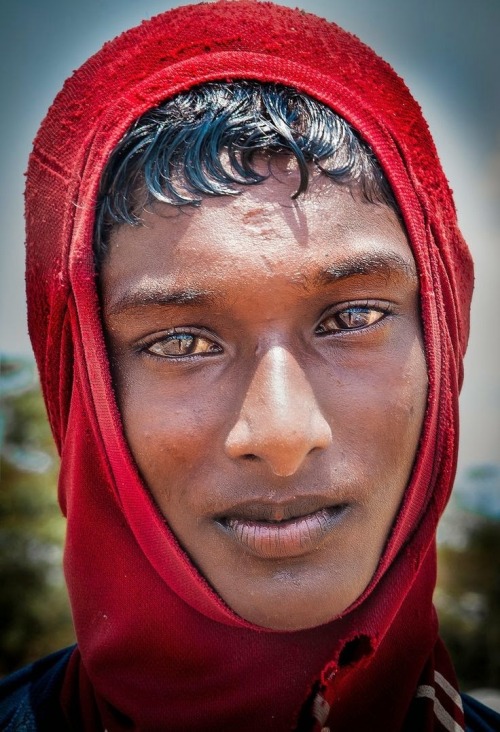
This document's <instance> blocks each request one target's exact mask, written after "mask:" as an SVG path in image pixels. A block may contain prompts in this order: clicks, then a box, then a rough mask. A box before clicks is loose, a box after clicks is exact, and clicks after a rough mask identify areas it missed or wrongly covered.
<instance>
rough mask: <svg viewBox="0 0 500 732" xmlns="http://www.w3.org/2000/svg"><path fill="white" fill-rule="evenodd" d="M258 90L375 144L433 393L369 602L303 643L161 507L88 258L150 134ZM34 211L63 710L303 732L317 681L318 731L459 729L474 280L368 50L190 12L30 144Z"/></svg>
mask: <svg viewBox="0 0 500 732" xmlns="http://www.w3.org/2000/svg"><path fill="white" fill-rule="evenodd" d="M241 78H247V79H257V80H261V81H274V82H278V83H282V84H285V85H289V86H293V87H296V88H298V89H300V90H302V91H304V92H306V93H308V94H310V95H311V96H313V97H315V98H317V99H318V100H320V101H322V102H324V103H325V104H327V105H328V106H330V107H331V108H332V109H334V110H335V111H336V112H338V113H339V114H340V115H341V116H343V117H344V118H345V119H346V120H347V121H348V122H350V123H351V124H352V125H353V127H355V128H356V129H357V130H358V131H359V132H360V134H361V135H362V137H363V138H364V139H365V140H367V141H368V143H369V144H370V145H371V147H372V149H373V150H374V152H375V154H376V156H377V158H378V160H379V161H380V163H381V165H382V167H383V169H384V171H385V174H386V176H387V178H388V180H389V182H390V184H391V186H392V189H393V191H394V194H395V196H396V199H397V201H398V204H399V206H400V209H401V211H402V214H403V217H404V221H405V225H406V229H407V232H408V235H409V239H410V243H411V246H412V249H413V253H414V256H415V259H416V262H417V267H418V272H419V277H420V292H421V311H422V319H423V325H424V340H425V349H426V357H427V364H428V373H429V384H430V386H429V396H428V408H427V414H426V419H425V425H424V429H423V434H422V439H421V443H420V447H419V452H418V455H417V459H416V463H415V467H414V471H413V476H412V480H411V482H410V485H409V486H408V488H407V491H406V494H405V499H404V502H403V505H402V507H401V509H400V512H399V515H398V518H397V521H396V524H395V526H394V530H393V532H392V534H391V538H390V541H389V543H388V546H387V548H386V551H385V553H384V555H383V557H382V560H381V562H380V565H379V568H378V570H377V574H376V576H375V577H374V579H373V581H372V583H371V584H370V586H369V588H368V590H367V591H366V592H365V593H364V596H363V597H362V598H361V601H360V602H358V603H356V606H355V607H354V608H351V610H350V611H349V612H348V613H347V614H345V616H344V617H342V618H341V619H338V620H335V621H333V622H331V623H329V624H327V625H325V626H322V627H319V628H314V629H311V630H304V631H300V632H289V633H281V632H273V631H268V630H265V629H261V628H256V627H254V626H251V625H250V624H249V623H248V622H246V621H244V620H242V619H241V618H239V617H238V616H236V615H235V614H234V613H233V612H232V611H231V610H230V609H229V608H228V607H227V606H226V605H225V604H224V603H223V602H222V601H221V600H220V598H219V597H218V596H217V595H216V593H215V592H214V591H213V590H212V589H211V588H209V587H208V585H207V583H206V582H205V581H204V579H203V577H201V576H200V574H199V573H198V572H197V571H196V570H195V569H194V567H193V566H192V564H191V563H190V561H189V559H188V558H187V557H186V555H185V554H184V553H183V551H182V550H181V549H180V548H179V546H178V544H177V543H176V541H175V539H174V538H173V537H172V535H171V534H170V533H169V531H168V529H167V527H166V526H165V523H164V521H163V520H162V517H161V516H160V515H159V513H158V511H157V509H156V508H155V507H154V506H153V504H152V502H151V500H150V498H149V495H148V493H147V491H146V490H145V488H144V486H143V485H142V484H141V480H140V478H139V477H138V475H137V472H136V470H135V468H134V465H133V463H132V461H131V459H130V455H129V451H128V448H127V445H126V443H125V441H124V437H123V433H122V428H121V422H120V415H119V413H118V410H117V407H116V404H115V400H114V396H113V389H112V384H111V379H110V372H109V366H108V360H107V355H106V349H105V345H104V340H103V333H102V326H101V320H100V315H99V301H98V296H97V290H96V277H95V272H94V265H93V258H92V236H93V220H94V212H93V208H94V204H95V201H96V195H97V190H98V186H99V181H100V177H101V174H102V171H103V168H104V166H105V164H106V161H107V159H108V158H109V155H110V153H111V151H112V150H113V148H114V147H115V145H116V144H117V142H118V141H119V140H120V138H121V137H122V135H123V134H124V132H125V131H126V130H127V129H128V127H129V126H130V124H131V123H132V122H133V120H134V119H136V118H137V117H138V116H140V115H141V114H142V113H143V112H145V111H146V110H148V109H149V108H151V107H153V106H155V105H157V104H158V103H160V102H161V101H163V100H164V99H166V98H168V97H171V96H172V95H174V94H176V93H177V92H180V91H182V90H185V89H188V88H189V87H191V86H193V85H195V84H199V83H202V82H205V81H209V80H231V79H241ZM26 208H27V288H28V305H29V326H30V332H31V338H32V341H33V346H34V349H35V354H36V358H37V362H38V366H39V369H40V375H41V381H42V385H43V390H44V394H45V399H46V402H47V407H48V411H49V415H50V421H51V424H52V429H53V432H54V435H55V438H56V441H57V444H58V447H59V450H60V452H61V458H62V465H61V478H60V486H59V490H60V502H61V506H62V509H63V511H64V513H65V514H66V515H67V519H68V535H67V545H66V554H65V569H66V575H67V581H68V586H69V591H70V597H71V603H72V607H73V613H74V620H75V626H76V631H77V636H78V650H77V651H75V653H74V655H73V657H72V660H71V663H70V666H69V668H68V671H67V675H66V681H65V687H64V694H63V704H64V707H65V710H66V713H67V714H68V716H69V718H70V719H71V720H72V721H73V724H74V728H75V729H80V726H79V725H81V727H82V728H83V729H85V730H94V729H101V728H102V727H101V726H100V725H101V722H99V721H98V720H99V719H101V720H102V725H103V726H104V727H106V728H107V729H109V730H120V729H138V730H165V729H169V730H204V731H205V732H206V730H222V729H231V730H236V729H238V730H241V731H243V730H247V731H248V732H250V730H255V729H262V730H267V729H268V730H271V729H272V730H289V729H292V728H293V727H294V725H296V724H297V719H298V714H299V712H300V709H301V707H302V705H303V704H304V702H305V700H306V699H307V698H308V696H309V695H310V693H311V690H312V689H313V685H314V683H315V682H318V683H317V684H316V686H315V689H316V690H318V689H319V690H320V691H321V697H317V698H316V703H315V705H313V706H314V707H315V709H316V712H317V714H316V716H319V717H321V714H318V710H319V709H320V708H322V709H324V710H326V711H327V710H328V705H331V711H330V713H329V715H327V717H328V722H327V724H331V726H332V729H335V730H337V731H338V732H340V731H341V730H368V729H370V730H383V731H384V732H390V730H400V729H403V728H404V729H410V726H409V724H410V723H409V722H408V719H409V715H410V712H411V715H412V716H413V719H414V718H415V715H419V719H420V721H419V725H420V726H418V729H452V727H449V726H446V724H445V726H443V727H441V726H440V725H441V724H444V723H443V721H442V720H443V717H442V715H441V717H440V716H439V714H437V713H435V712H436V710H439V711H440V712H441V711H444V714H445V715H447V717H445V719H448V718H449V719H455V720H456V721H457V723H458V724H459V725H463V717H462V715H461V711H460V708H459V704H458V703H457V695H456V693H455V692H454V690H453V688H452V687H453V686H456V683H455V680H454V675H453V671H452V669H451V666H450V664H449V661H448V657H447V655H446V652H445V651H444V649H443V647H442V645H441V643H440V641H439V639H438V636H437V622H436V618H435V613H434V611H433V608H432V592H433V588H434V583H435V530H436V524H437V521H438V518H439V516H440V514H441V513H442V511H443V509H444V506H445V504H446V501H447V499H448V496H449V493H450V489H451V484H452V480H453V476H454V471H455V461H456V451H457V438H458V427H457V399H458V393H459V388H460V384H461V377H462V357H463V354H464V351H465V347H466V342H467V336H468V315H469V303H470V297H471V290H472V266H471V261H470V257H469V253H468V251H467V248H466V246H465V244H464V242H463V240H462V238H461V236H460V233H459V231H458V228H457V222H456V215H455V210H454V205H453V201H452V197H451V193H450V190H449V188H448V185H447V183H446V180H445V178H444V176H443V173H442V170H441V167H440V164H439V161H438V158H437V155H436V151H435V148H434V145H433V142H432V139H431V137H430V135H429V131H428V128H427V125H426V124H425V122H424V120H423V119H422V116H421V112H420V109H419V107H418V105H417V104H416V103H415V101H414V100H413V99H412V97H411V96H410V94H409V92H408V90H407V88H406V87H405V85H404V83H403V82H402V80H401V79H400V78H399V77H398V76H397V75H396V74H395V73H394V72H393V71H392V69H391V68H390V67H389V66H388V65H387V64H386V63H385V62H384V61H382V60H381V59H380V58H378V57H377V56H376V55H375V54H374V53H373V52H372V51H371V50H370V49H369V48H367V47H366V46H364V45H363V44H362V43H361V42H360V41H358V40H357V39H356V38H355V37H354V36H352V35H350V34H349V33H346V32H344V31H343V30H341V29H340V28H338V27H337V26H336V25H334V24H331V23H327V22H326V21H324V20H321V19H319V18H317V17H315V16H313V15H310V14H307V13H304V12H302V11H299V10H290V9H288V8H285V7H280V6H276V5H273V4H271V3H267V2H263V3H257V2H253V1H251V0H241V2H229V1H228V0H221V1H220V2H216V3H210V4H203V5H197V6H187V7H182V8H178V9H176V10H173V11H171V12H168V13H165V14H163V15H159V16H157V17H156V18H153V19H152V20H151V21H148V22H145V23H143V24H142V25H140V26H139V27H137V28H134V29H132V30H130V31H128V32H127V33H125V34H123V35H122V36H120V37H119V38H117V39H116V40H114V41H112V42H111V43H108V44H106V45H105V46H104V48H103V49H102V50H101V51H100V52H99V53H98V54H96V55H95V56H94V57H92V58H91V59H90V60H89V61H87V62H86V63H85V64H84V65H83V66H82V67H81V68H80V69H79V70H78V71H77V72H76V73H75V74H74V75H73V76H72V78H70V79H69V80H68V81H67V82H66V84H65V86H64V88H63V90H62V91H61V93H60V94H59V95H58V97H57V98H56V100H55V102H54V104H53V106H52V108H51V109H50V111H49V113H48V115H47V117H46V119H45V121H44V122H43V124H42V127H41V129H40V131H39V133H38V136H37V138H36V141H35V144H34V150H33V153H32V155H31V158H30V163H29V170H28V181H27V189H26ZM450 684H451V686H450ZM417 689H418V691H417ZM416 697H421V699H418V698H417V699H416V700H415V698H416ZM434 697H436V699H435V700H433V698H434ZM322 699H324V700H325V701H324V702H323V701H322ZM325 714H326V712H325ZM436 714H437V716H436ZM323 717H324V715H323ZM77 720H82V721H77ZM405 720H406V721H405ZM440 720H441V721H440ZM405 725H408V726H405ZM320 726H321V724H320ZM301 728H304V729H306V728H308V727H306V723H305V722H301ZM319 728H320V727H318V729H319ZM411 728H412V729H413V727H411ZM415 728H417V727H415ZM460 728H461V727H453V729H460ZM311 729H312V727H311Z"/></svg>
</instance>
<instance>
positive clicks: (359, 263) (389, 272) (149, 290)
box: [108, 252, 418, 316]
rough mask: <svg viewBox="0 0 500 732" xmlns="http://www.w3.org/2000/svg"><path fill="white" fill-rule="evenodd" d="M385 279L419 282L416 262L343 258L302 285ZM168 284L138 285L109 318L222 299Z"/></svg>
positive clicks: (395, 257) (385, 256) (377, 256)
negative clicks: (362, 277) (374, 277)
mask: <svg viewBox="0 0 500 732" xmlns="http://www.w3.org/2000/svg"><path fill="white" fill-rule="evenodd" d="M360 275H361V276H363V275H364V276H367V275H372V276H373V275H376V276H379V275H382V276H385V277H388V278H389V277H391V276H394V275H396V276H398V275H403V276H404V277H407V278H410V279H417V278H418V276H417V271H416V267H415V262H414V260H413V259H406V258H405V257H402V256H401V255H400V254H397V253H396V252H381V253H378V252H368V253H362V254H353V255H351V256H347V257H344V259H342V261H341V262H338V263H336V264H335V265H334V266H332V267H326V268H324V269H322V270H321V271H320V272H318V273H317V274H316V275H315V276H313V277H312V278H311V279H310V278H309V277H307V276H305V277H304V279H303V280H302V285H303V287H305V288H306V289H308V281H309V282H312V283H314V284H315V285H316V286H322V285H330V284H332V282H338V281H340V280H343V279H347V278H349V277H356V276H360ZM168 287H169V285H168V283H165V282H161V281H155V282H147V283H144V284H139V285H138V286H137V287H136V288H135V289H131V290H129V291H127V292H125V293H124V294H123V295H122V296H121V297H119V298H118V299H117V300H116V302H113V303H112V304H111V305H110V306H109V308H108V313H109V315H112V316H114V315H119V314H121V313H123V312H124V311H127V310H133V309H137V308H141V307H147V306H149V307H151V306H159V307H162V306H163V307H168V306H178V305H182V306H186V305H187V306H193V307H196V306H197V307H203V306H206V305H209V304H213V303H214V302H216V301H217V300H218V299H219V298H218V296H217V293H215V292H214V291H213V290H201V289H197V288H188V289H185V290H170V291H169V289H168Z"/></svg>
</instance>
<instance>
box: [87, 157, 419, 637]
mask: <svg viewBox="0 0 500 732" xmlns="http://www.w3.org/2000/svg"><path fill="white" fill-rule="evenodd" d="M279 167H280V168H281V171H280V175H279V176H278V177H279V178H280V180H278V179H277V178H271V179H269V180H268V181H267V182H265V183H263V184H260V185H258V186H255V187H250V188H245V190H244V192H243V193H242V195H241V196H239V197H235V198H228V197H216V198H206V199H205V200H204V201H203V203H202V205H201V206H200V207H199V208H189V209H183V210H182V211H179V210H178V209H174V208H173V207H171V206H168V205H165V204H155V206H154V207H153V210H149V211H147V212H144V215H143V219H144V224H145V225H144V226H141V227H131V226H127V225H124V226H120V227H118V228H117V229H116V230H115V231H114V232H113V233H112V236H111V242H110V251H109V254H108V256H107V259H106V261H105V263H104V265H103V268H102V276H101V294H102V303H103V315H104V324H105V331H106V336H107V340H108V345H109V349H110V354H111V359H112V363H113V375H114V381H115V387H116V394H117V399H118V405H119V408H120V411H121V414H122V418H123V424H124V431H125V435H126V439H127V441H128V444H129V446H130V449H131V452H132V454H133V457H134V459H135V461H136V463H137V466H138V469H139V471H140V473H141V475H142V477H143V479H144V482H145V484H146V485H147V487H148V488H149V490H150V491H151V493H152V495H153V497H154V499H155V501H156V503H157V505H158V508H159V510H160V511H161V513H162V514H163V515H164V517H165V518H166V520H167V522H168V524H169V526H170V528H171V529H172V531H173V533H174V534H175V536H176V538H177V540H178V541H179V543H180V544H181V545H182V546H183V547H184V549H185V551H186V552H187V553H188V555H189V556H190V558H191V559H192V561H193V562H194V563H195V565H196V566H197V567H198V568H199V570H200V572H201V573H202V575H204V577H205V578H206V579H207V580H208V582H209V583H210V584H211V585H212V587H213V588H214V589H215V590H216V592H217V593H218V594H219V595H220V596H221V597H222V599H223V600H224V601H225V602H226V603H227V604H228V605H229V606H230V607H231V608H232V609H233V610H234V611H235V612H236V613H237V614H239V615H240V616H242V617H243V618H245V619H246V620H248V621H250V622H251V623H254V624H257V625H260V626H264V627H266V628H271V629H275V630H298V629H302V628H310V627H314V626H317V625H320V624H322V623H326V622H328V621H330V620H332V619H333V618H335V617H338V616H339V615H341V614H342V613H343V612H344V611H345V610H346V609H347V608H348V607H349V606H350V605H352V603H354V602H355V601H356V599H357V598H358V597H359V596H360V595H361V594H362V593H363V591H364V590H365V589H366V587H367V586H368V584H369V583H370V580H371V579H372V577H373V575H374V573H375V570H376V568H377V564H378V562H379V560H380V557H381V554H382V552H383V550H384V546H385V544H386V541H387V538H388V536H389V534H390V530H391V527H392V525H393V522H394V519H395V517H396V514H397V512H398V508H399V506H400V503H401V500H402V497H403V494H404V492H405V488H406V486H407V484H408V481H409V478H410V475H411V469H412V465H413V461H414V457H415V453H416V450H417V446H418V441H419V436H420V432H421V428H422V423H423V418H424V412H425V405H426V395H427V371H426V364H425V357H424V351H423V346H422V336H421V322H420V316H419V295H418V278H417V275H416V268H415V262H414V259H413V256H412V253H411V250H410V247H409V245H408V243H407V239H406V235H405V233H404V231H403V229H402V227H401V224H400V223H399V221H398V219H397V217H396V215H395V214H394V212H393V211H392V210H391V209H389V208H388V207H387V206H384V205H381V204H371V203H367V202H366V201H364V200H362V199H361V197H360V196H358V195H357V194H356V192H355V191H354V192H352V193H351V192H350V191H349V190H347V188H345V187H339V186H338V185H336V184H334V183H332V182H331V181H329V180H328V179H327V178H325V177H324V176H323V175H321V174H319V173H316V174H314V176H313V177H314V180H313V181H312V184H311V186H310V188H309V190H308V192H307V193H306V194H305V195H303V196H301V197H299V199H297V200H296V201H292V200H291V198H290V196H291V194H292V193H293V191H294V190H295V187H296V181H297V174H296V170H295V168H294V164H293V163H291V162H290V161H288V160H287V159H284V160H281V162H280V163H279Z"/></svg>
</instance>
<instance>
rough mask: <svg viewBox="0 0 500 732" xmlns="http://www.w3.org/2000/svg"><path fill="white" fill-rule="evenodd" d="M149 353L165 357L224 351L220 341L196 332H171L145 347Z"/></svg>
mask: <svg viewBox="0 0 500 732" xmlns="http://www.w3.org/2000/svg"><path fill="white" fill-rule="evenodd" d="M144 350H145V351H146V352H147V353H151V354H153V355H155V356H161V357H163V358H180V357H182V356H198V355H200V354H204V353H222V348H221V347H220V346H219V344H218V343H214V341H211V340H210V339H209V338H204V337H203V336H200V335H195V334H194V333H186V332H179V333H170V334H169V335H167V336H165V337H164V338H160V339H158V340H156V341H155V342H154V343H151V344H150V345H149V346H147V347H146V348H145V349H144Z"/></svg>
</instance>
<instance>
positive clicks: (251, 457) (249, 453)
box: [241, 452, 258, 460]
mask: <svg viewBox="0 0 500 732" xmlns="http://www.w3.org/2000/svg"><path fill="white" fill-rule="evenodd" d="M241 457H242V458H243V459H244V460H258V457H257V455H253V454H252V453H251V452H248V453H246V454H245V455H242V456H241Z"/></svg>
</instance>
